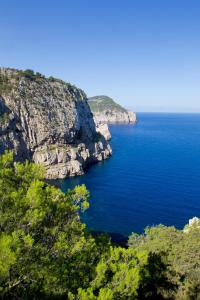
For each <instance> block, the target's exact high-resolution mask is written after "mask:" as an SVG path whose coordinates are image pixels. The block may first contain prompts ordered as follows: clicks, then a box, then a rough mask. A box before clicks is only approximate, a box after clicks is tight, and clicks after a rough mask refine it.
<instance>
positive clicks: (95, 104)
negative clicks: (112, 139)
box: [88, 96, 137, 123]
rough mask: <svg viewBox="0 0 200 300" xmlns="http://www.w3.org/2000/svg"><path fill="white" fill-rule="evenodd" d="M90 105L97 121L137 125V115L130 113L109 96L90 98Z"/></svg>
mask: <svg viewBox="0 0 200 300" xmlns="http://www.w3.org/2000/svg"><path fill="white" fill-rule="evenodd" d="M88 103H89V105H90V108H91V110H92V113H93V115H94V117H95V120H96V121H97V122H100V123H135V122H136V121H137V118H136V114H135V113H134V112H132V111H128V110H126V109H125V108H123V107H122V106H121V105H119V104H117V103H116V102H115V101H114V100H113V99H111V98H110V97H107V96H95V97H91V98H89V102H88Z"/></svg>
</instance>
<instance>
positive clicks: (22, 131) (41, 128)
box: [0, 68, 112, 179]
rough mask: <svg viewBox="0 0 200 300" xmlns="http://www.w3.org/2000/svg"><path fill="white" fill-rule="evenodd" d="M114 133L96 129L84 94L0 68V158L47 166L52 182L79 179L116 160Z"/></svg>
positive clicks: (51, 80) (58, 82)
mask: <svg viewBox="0 0 200 300" xmlns="http://www.w3.org/2000/svg"><path fill="white" fill-rule="evenodd" d="M109 138H110V133H109V130H108V128H107V127H105V126H104V125H98V126H97V125H96V124H95V122H94V119H93V116H92V113H91V111H90V108H89V105H88V103H87V97H86V95H85V93H84V92H83V91H82V90H80V89H78V88H77V87H75V86H73V85H71V84H69V83H66V82H64V81H62V80H58V79H55V78H53V77H50V78H45V77H44V76H42V75H41V74H39V73H36V74H35V73H33V72H31V71H18V70H15V69H9V68H0V153H3V152H4V151H5V150H6V149H13V150H14V153H15V159H16V160H20V161H23V160H25V159H29V160H31V161H34V162H36V163H41V164H43V165H44V166H45V169H46V177H47V178H51V179H56V178H64V177H66V176H75V175H81V174H83V173H84V170H85V168H86V167H87V166H88V165H90V164H92V163H95V162H98V161H101V160H104V159H107V158H108V157H109V156H110V155H111V154H112V149H111V147H110V145H109V143H108V140H109Z"/></svg>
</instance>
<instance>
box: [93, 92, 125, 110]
mask: <svg viewBox="0 0 200 300" xmlns="http://www.w3.org/2000/svg"><path fill="white" fill-rule="evenodd" d="M88 103H89V106H90V108H91V110H92V111H93V112H103V111H104V110H117V111H120V112H127V110H126V109H125V108H123V107H122V106H121V105H119V104H118V103H116V102H115V101H114V100H113V99H112V98H110V97H108V96H95V97H91V98H89V99H88Z"/></svg>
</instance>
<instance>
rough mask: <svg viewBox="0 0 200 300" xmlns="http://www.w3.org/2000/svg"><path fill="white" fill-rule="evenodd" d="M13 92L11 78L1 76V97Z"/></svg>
mask: <svg viewBox="0 0 200 300" xmlns="http://www.w3.org/2000/svg"><path fill="white" fill-rule="evenodd" d="M11 90H12V85H11V84H10V82H9V78H8V77H7V76H5V75H2V74H0V95H3V94H6V93H9V92H10V91H11Z"/></svg>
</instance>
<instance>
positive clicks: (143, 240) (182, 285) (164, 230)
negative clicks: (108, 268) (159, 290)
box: [129, 225, 200, 299]
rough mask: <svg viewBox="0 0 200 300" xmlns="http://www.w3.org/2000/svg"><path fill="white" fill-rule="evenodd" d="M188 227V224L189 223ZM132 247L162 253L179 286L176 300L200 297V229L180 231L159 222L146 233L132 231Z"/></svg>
mask: <svg viewBox="0 0 200 300" xmlns="http://www.w3.org/2000/svg"><path fill="white" fill-rule="evenodd" d="M186 228H187V229H188V226H186ZM129 246H130V247H133V248H136V249H138V251H143V250H148V251H151V252H152V253H157V254H162V256H163V257H165V260H166V264H167V265H168V277H169V278H170V280H171V282H173V283H174V284H176V285H177V286H178V291H177V294H176V295H175V296H174V297H175V299H200V298H197V297H196V295H197V294H198V295H200V228H199V227H198V226H193V227H191V228H190V230H178V229H176V228H174V227H166V226H163V225H159V226H156V227H151V228H147V229H146V230H145V234H144V235H136V234H132V235H131V236H130V238H129Z"/></svg>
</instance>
